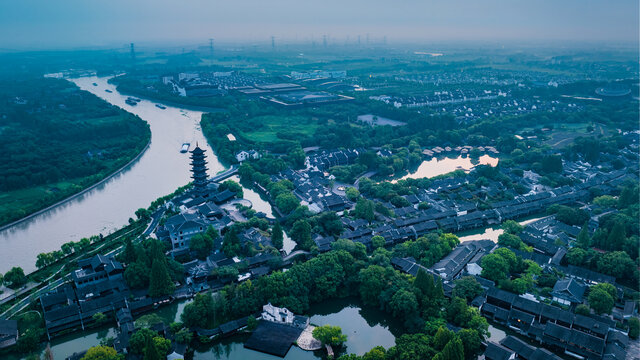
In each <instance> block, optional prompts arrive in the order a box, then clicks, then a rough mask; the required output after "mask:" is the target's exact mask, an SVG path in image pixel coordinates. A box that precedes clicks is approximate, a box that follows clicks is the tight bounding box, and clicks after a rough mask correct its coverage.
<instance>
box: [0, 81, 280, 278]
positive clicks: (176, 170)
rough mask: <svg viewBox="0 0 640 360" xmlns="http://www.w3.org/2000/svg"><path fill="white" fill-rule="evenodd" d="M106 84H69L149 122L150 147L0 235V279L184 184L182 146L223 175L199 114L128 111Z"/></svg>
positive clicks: (143, 104) (143, 107)
mask: <svg viewBox="0 0 640 360" xmlns="http://www.w3.org/2000/svg"><path fill="white" fill-rule="evenodd" d="M107 80H108V78H98V77H84V78H79V79H72V80H71V81H72V82H74V83H75V84H76V85H77V86H78V87H80V88H81V89H82V90H86V91H89V92H91V93H93V94H95V95H97V96H98V97H100V98H102V99H104V100H106V101H107V102H109V103H111V104H113V105H115V106H118V107H121V108H123V109H125V110H127V111H129V112H131V113H133V114H135V115H137V116H139V117H140V118H141V119H142V120H145V121H146V122H148V123H149V125H150V127H151V145H150V146H149V148H148V149H147V151H146V152H145V153H144V154H143V155H142V156H141V157H140V158H139V159H138V161H136V162H135V163H133V164H131V165H130V166H129V167H128V168H126V169H125V170H123V171H122V172H120V173H119V174H117V175H116V176H114V177H113V178H111V179H109V180H108V181H106V182H105V183H103V184H101V185H100V186H98V187H96V188H94V189H92V190H90V191H88V192H86V193H84V194H82V195H80V196H78V197H76V198H73V199H72V200H70V201H68V202H66V203H64V204H62V205H60V206H57V207H55V208H53V209H51V210H48V211H46V212H43V213H41V214H39V215H37V216H34V217H33V218H30V219H28V220H26V221H24V222H21V223H19V224H17V225H15V226H13V227H10V228H8V229H6V230H4V231H2V232H0V245H1V246H2V249H3V251H0V273H4V272H6V271H7V270H9V269H10V268H11V267H13V266H20V267H22V268H23V269H24V270H25V271H26V272H30V271H33V270H35V261H36V256H37V255H38V254H39V253H42V252H49V251H53V250H57V249H60V246H61V245H62V244H64V243H66V242H68V241H78V240H80V239H81V238H83V237H89V236H91V235H97V234H99V233H102V234H103V235H104V234H108V233H110V232H113V231H114V230H116V229H118V228H120V227H122V226H123V225H125V224H127V222H128V220H129V218H130V217H134V212H135V211H136V210H137V209H138V208H141V207H144V208H146V207H148V206H149V204H150V203H151V202H152V201H153V200H155V199H157V198H158V197H160V196H164V195H167V194H170V193H172V192H173V191H175V190H176V188H178V187H180V186H183V185H185V184H187V183H188V182H189V181H190V173H189V168H190V165H189V156H188V155H189V154H183V153H180V147H181V146H182V143H184V142H189V143H191V144H192V147H193V146H195V144H196V143H198V144H199V145H200V147H202V148H205V149H206V150H207V153H206V154H207V160H208V162H209V165H208V167H209V174H210V175H215V174H216V173H218V172H220V171H222V170H224V166H223V165H222V164H221V163H220V162H219V161H218V159H217V157H216V156H215V154H213V151H212V150H211V147H210V146H209V145H208V143H207V141H206V140H205V138H204V135H203V134H202V131H201V129H200V117H201V115H202V113H201V112H198V111H189V110H184V109H180V108H176V107H171V106H167V108H166V109H164V110H163V109H160V108H158V107H156V106H155V105H156V103H155V102H152V101H148V100H142V101H140V103H139V104H138V105H137V106H130V105H127V104H126V103H125V100H126V99H127V96H126V95H122V94H120V93H118V91H117V90H116V89H115V86H114V85H112V84H109V83H108V82H107ZM93 83H96V84H97V86H94V85H92V84H93ZM106 89H108V90H110V91H112V92H111V93H109V92H106V91H105V90H106ZM245 196H247V197H250V198H251V201H252V203H253V205H254V208H255V209H256V210H257V211H263V212H266V213H270V212H271V207H270V205H269V204H268V203H267V202H266V201H264V200H262V199H260V197H259V196H258V194H257V193H255V192H252V191H250V190H245Z"/></svg>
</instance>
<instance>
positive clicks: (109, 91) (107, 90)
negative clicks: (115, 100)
mask: <svg viewBox="0 0 640 360" xmlns="http://www.w3.org/2000/svg"><path fill="white" fill-rule="evenodd" d="M104 91H105V92H108V93H109V94H111V93H112V92H113V91H111V90H109V89H105V90H104Z"/></svg>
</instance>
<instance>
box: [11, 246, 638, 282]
mask: <svg viewBox="0 0 640 360" xmlns="http://www.w3.org/2000/svg"><path fill="white" fill-rule="evenodd" d="M597 268H598V271H599V272H601V273H604V274H608V275H611V276H615V277H616V278H629V279H631V278H632V277H633V275H634V274H636V275H637V272H638V271H637V270H636V269H635V265H634V262H633V260H631V258H630V257H629V254H627V253H626V252H624V251H612V252H608V253H606V254H604V255H603V256H601V257H600V258H599V259H598V262H597ZM6 277H7V276H6V275H5V278H6Z"/></svg>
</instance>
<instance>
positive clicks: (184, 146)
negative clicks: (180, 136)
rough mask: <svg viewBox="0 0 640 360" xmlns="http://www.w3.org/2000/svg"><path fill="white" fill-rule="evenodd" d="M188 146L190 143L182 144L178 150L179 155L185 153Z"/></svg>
mask: <svg viewBox="0 0 640 360" xmlns="http://www.w3.org/2000/svg"><path fill="white" fill-rule="evenodd" d="M189 146H191V144H190V143H184V144H182V148H181V149H180V152H181V153H186V152H187V151H189Z"/></svg>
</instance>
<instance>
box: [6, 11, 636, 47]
mask: <svg viewBox="0 0 640 360" xmlns="http://www.w3.org/2000/svg"><path fill="white" fill-rule="evenodd" d="M638 11H639V6H638V1H634V0H620V1H616V2H615V6H612V4H611V3H609V2H605V1H595V0H587V1H578V0H567V1H560V2H557V1H551V0H540V1H526V2H525V1H518V0H508V1H507V0H486V1H481V2H478V1H471V0H456V1H448V2H441V1H416V0H407V1H400V2H398V3H394V4H390V3H389V2H382V1H363V0H352V1H348V2H346V1H342V2H340V1H336V0H327V1H324V2H314V3H307V2H302V1H294V0H274V1H268V2H267V1H259V0H240V1H235V2H219V1H206V0H192V1H189V2H185V3H178V2H176V1H172V0H156V1H150V0H140V1H136V2H131V1H125V0H111V1H103V0H98V1H83V0H62V1H56V2H52V1H46V0H22V1H20V2H2V3H0V32H2V34H3V36H2V37H1V38H0V48H3V49H31V50H34V49H54V48H70V47H109V46H118V45H121V44H125V43H129V42H136V43H139V42H142V43H150V44H153V43H157V44H160V43H162V44H167V43H175V44H177V43H184V42H187V43H194V44H204V43H206V41H207V39H208V38H215V39H216V42H217V43H224V42H254V43H268V42H270V37H271V36H275V37H276V39H278V40H279V41H282V42H309V43H310V42H311V41H315V42H317V43H322V41H323V36H325V35H326V36H327V37H328V39H329V40H328V41H329V43H333V42H335V43H345V42H347V41H349V42H352V43H355V42H357V37H358V36H360V41H361V43H363V44H365V43H366V41H367V37H368V38H369V41H370V42H377V43H380V42H382V39H383V38H385V37H386V39H387V41H388V42H389V43H401V42H447V41H451V42H465V41H478V42H491V43H492V42H508V43H514V42H515V43H517V42H520V41H522V42H528V41H531V42H543V41H544V42H545V43H568V44H571V43H574V42H584V43H594V42H596V43H603V42H605V43H608V44H632V45H637V43H638V37H639V34H638V28H639V25H638ZM347 39H348V40H347Z"/></svg>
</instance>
